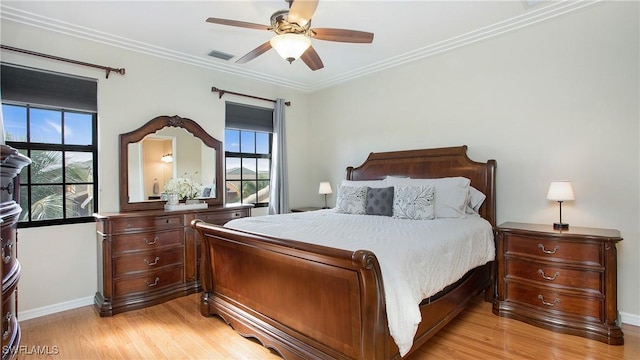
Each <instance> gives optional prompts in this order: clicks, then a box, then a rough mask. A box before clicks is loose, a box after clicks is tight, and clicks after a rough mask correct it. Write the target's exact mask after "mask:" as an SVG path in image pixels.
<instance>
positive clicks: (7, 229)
mask: <svg viewBox="0 0 640 360" xmlns="http://www.w3.org/2000/svg"><path fill="white" fill-rule="evenodd" d="M0 231H1V232H0V238H1V239H2V241H1V244H0V245H2V248H1V249H0V254H1V255H2V276H3V277H5V278H6V277H8V276H12V275H14V272H16V271H18V266H17V262H16V230H15V228H14V227H11V226H5V224H4V223H3V224H2V230H0Z"/></svg>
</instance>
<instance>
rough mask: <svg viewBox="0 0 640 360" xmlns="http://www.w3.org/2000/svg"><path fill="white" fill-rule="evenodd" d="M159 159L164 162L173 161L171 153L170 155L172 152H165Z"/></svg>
mask: <svg viewBox="0 0 640 360" xmlns="http://www.w3.org/2000/svg"><path fill="white" fill-rule="evenodd" d="M160 161H162V162H165V163H170V162H173V155H172V154H166V155H163V156H162V157H161V158H160Z"/></svg>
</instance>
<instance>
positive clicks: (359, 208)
mask: <svg viewBox="0 0 640 360" xmlns="http://www.w3.org/2000/svg"><path fill="white" fill-rule="evenodd" d="M366 201H367V187H366V186H357V187H356V186H340V189H339V190H338V199H337V200H336V210H338V212H341V213H346V214H360V215H364V214H366V210H365V205H366Z"/></svg>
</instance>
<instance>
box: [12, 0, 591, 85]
mask: <svg viewBox="0 0 640 360" xmlns="http://www.w3.org/2000/svg"><path fill="white" fill-rule="evenodd" d="M601 1H602V0H563V1H557V2H555V1H554V2H551V3H550V4H548V5H546V6H543V4H540V5H538V6H536V7H535V8H532V9H530V10H529V11H527V12H526V13H524V14H522V15H519V16H516V17H513V18H510V19H507V20H504V21H500V22H497V23H495V24H492V25H489V26H485V27H483V28H480V29H477V30H474V31H470V32H468V33H466V34H462V35H459V36H455V37H452V38H449V39H446V40H443V41H440V42H438V43H434V44H431V45H428V46H425V47H422V48H419V49H416V50H413V51H410V52H406V53H403V54H398V55H396V56H393V57H391V58H388V59H385V60H383V61H379V62H377V63H374V64H371V65H368V66H364V67H362V68H360V69H358V70H354V71H349V72H345V73H342V74H339V75H336V76H334V77H331V78H327V79H323V80H322V81H319V82H315V83H312V84H305V83H301V82H295V81H290V80H287V79H283V78H281V77H276V76H271V75H268V74H264V73H260V72H256V71H251V70H247V69H239V68H237V67H235V66H232V65H227V64H217V63H214V62H211V61H207V60H206V59H202V58H200V57H197V56H192V55H189V54H185V53H182V52H178V51H173V50H171V49H166V48H163V47H159V46H155V45H151V44H147V43H143V42H140V41H136V40H133V39H128V38H124V37H120V36H116V35H113V34H108V33H104V32H100V31H97V30H94V29H90V28H86V27H82V26H78V25H74V24H71V23H67V22H64V21H60V20H56V19H52V18H48V17H44V16H41V15H37V14H33V13H30V12H26V11H22V10H19V9H16V8H12V7H10V6H7V5H4V4H1V3H0V19H2V20H8V21H14V22H18V23H21V24H25V25H29V26H34V27H37V28H41V29H44V30H48V31H53V32H57V33H61V34H65V35H69V36H73V37H77V38H81V39H84V40H89V41H94V42H98V43H102V44H105V45H109V46H114V47H118V48H121V49H126V50H130V51H134V52H138V53H142V54H146V55H150V56H154V57H158V58H162V59H166V60H171V61H177V62H181V63H185V64H189V65H194V66H199V67H202V68H206V69H211V70H216V71H220V72H222V73H226V74H231V75H236V76H241V77H244V78H248V79H252V80H259V81H263V82H267V83H270V84H274V85H278V86H283V87H286V88H290V89H293V90H297V91H301V92H304V93H312V92H315V91H318V90H322V89H326V88H329V87H332V86H336V85H339V84H342V83H346V82H349V81H351V80H354V79H357V78H360V77H363V76H366V75H369V74H373V73H376V72H379V71H383V70H386V69H390V68H393V67H396V66H400V65H403V64H407V63H410V62H413V61H416V60H420V59H425V58H428V57H430V56H434V55H437V54H441V53H444V52H448V51H452V50H455V49H457V48H459V47H463V46H467V45H471V44H474V43H477V42H479V41H483V40H486V39H490V38H493V37H496V36H499V35H503V34H506V33H509V32H512V31H515V30H518V29H521V28H524V27H526V26H530V25H534V24H537V23H539V22H543V21H547V20H550V19H553V18H555V17H558V16H562V15H565V14H568V13H571V12H573V11H576V10H579V9H582V8H585V7H587V6H591V5H593V4H596V3H599V2H601Z"/></svg>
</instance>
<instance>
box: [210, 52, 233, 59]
mask: <svg viewBox="0 0 640 360" xmlns="http://www.w3.org/2000/svg"><path fill="white" fill-rule="evenodd" d="M207 55H209V56H211V57H214V58H218V59H222V60H229V59H231V58H232V57H233V56H234V55H230V54H227V53H223V52H222V51H218V50H211V51H209V53H208V54H207Z"/></svg>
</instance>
